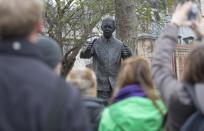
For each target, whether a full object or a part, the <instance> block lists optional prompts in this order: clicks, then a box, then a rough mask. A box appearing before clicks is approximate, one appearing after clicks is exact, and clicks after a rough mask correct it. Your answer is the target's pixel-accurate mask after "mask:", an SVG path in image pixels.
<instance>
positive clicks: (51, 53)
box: [36, 36, 62, 75]
mask: <svg viewBox="0 0 204 131" xmlns="http://www.w3.org/2000/svg"><path fill="white" fill-rule="evenodd" d="M36 46H37V47H38V48H39V49H40V51H41V53H42V58H43V61H44V62H45V63H46V64H47V65H48V66H49V67H50V68H51V69H52V70H53V71H54V73H56V74H57V75H60V69H61V62H62V52H61V49H60V47H59V44H58V43H57V42H56V41H55V40H53V39H52V38H50V37H47V36H40V37H39V38H38V40H37V44H36Z"/></svg>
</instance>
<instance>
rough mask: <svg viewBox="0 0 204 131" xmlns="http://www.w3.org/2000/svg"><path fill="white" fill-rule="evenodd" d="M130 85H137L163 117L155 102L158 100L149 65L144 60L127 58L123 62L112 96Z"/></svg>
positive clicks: (141, 58) (135, 57) (136, 57)
mask: <svg viewBox="0 0 204 131" xmlns="http://www.w3.org/2000/svg"><path fill="white" fill-rule="evenodd" d="M130 84H139V85H140V86H141V88H142V90H143V91H144V93H145V94H146V96H147V97H148V98H149V99H150V100H151V101H152V102H153V104H154V106H155V107H156V108H157V109H158V110H159V112H160V113H161V114H162V115H164V113H163V112H162V110H161V108H160V107H159V105H158V104H157V102H156V101H157V99H159V95H158V93H157V91H156V89H155V87H154V84H153V80H152V75H151V70H150V66H149V63H148V61H147V60H146V59H145V58H143V57H138V56H134V57H129V58H128V59H126V60H125V61H124V62H123V64H122V66H121V69H120V72H119V74H118V79H117V82H116V92H115V93H114V95H116V94H117V92H118V91H119V90H120V89H121V88H123V87H124V86H126V85H130Z"/></svg>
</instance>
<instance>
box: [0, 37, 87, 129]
mask: <svg viewBox="0 0 204 131" xmlns="http://www.w3.org/2000/svg"><path fill="white" fill-rule="evenodd" d="M59 89H60V90H61V91H60V90H59ZM59 103H61V104H59ZM77 116H80V117H77ZM86 122H87V116H86V113H85V110H84V107H83V106H82V105H81V100H80V97H79V93H78V92H77V91H76V90H74V89H73V88H71V87H70V86H69V85H68V84H66V82H65V81H64V80H63V79H61V78H59V77H57V76H56V75H55V74H54V73H53V72H52V71H51V70H50V69H49V68H48V67H47V66H46V65H45V64H44V63H42V62H41V60H40V53H39V52H38V50H37V49H36V47H35V46H34V45H33V44H31V43H29V42H28V41H26V40H24V39H19V40H9V41H5V40H4V41H0V131H47V130H50V128H52V129H56V130H57V131H82V130H83V131H88V130H89V129H88V123H86ZM50 131H51V130H50Z"/></svg>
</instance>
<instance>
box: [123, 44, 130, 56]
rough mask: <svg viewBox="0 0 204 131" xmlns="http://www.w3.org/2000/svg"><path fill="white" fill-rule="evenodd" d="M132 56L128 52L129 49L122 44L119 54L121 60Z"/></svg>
mask: <svg viewBox="0 0 204 131" xmlns="http://www.w3.org/2000/svg"><path fill="white" fill-rule="evenodd" d="M130 56H132V52H131V51H130V49H129V48H128V46H127V45H125V44H123V48H122V52H121V57H122V58H123V59H125V58H127V57H130Z"/></svg>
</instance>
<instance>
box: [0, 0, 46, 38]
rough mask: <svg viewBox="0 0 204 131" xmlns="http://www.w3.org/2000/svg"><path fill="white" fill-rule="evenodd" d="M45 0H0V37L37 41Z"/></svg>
mask: <svg viewBox="0 0 204 131" xmlns="http://www.w3.org/2000/svg"><path fill="white" fill-rule="evenodd" d="M43 11H44V3H43V0H0V39H10V38H17V37H18V38H21V37H25V38H28V39H29V40H30V41H35V40H36V38H37V33H38V32H40V31H41V30H42V29H41V28H42V20H41V17H42V15H43Z"/></svg>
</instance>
